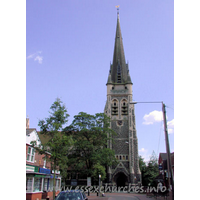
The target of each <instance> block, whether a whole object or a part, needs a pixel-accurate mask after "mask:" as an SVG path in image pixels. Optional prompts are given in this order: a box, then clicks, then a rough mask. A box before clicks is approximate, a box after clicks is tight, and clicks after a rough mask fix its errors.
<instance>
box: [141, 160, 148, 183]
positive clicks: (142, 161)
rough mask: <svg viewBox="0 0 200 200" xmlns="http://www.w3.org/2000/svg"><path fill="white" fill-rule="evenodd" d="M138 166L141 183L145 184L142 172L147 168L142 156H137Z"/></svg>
mask: <svg viewBox="0 0 200 200" xmlns="http://www.w3.org/2000/svg"><path fill="white" fill-rule="evenodd" d="M139 167H140V171H141V178H142V185H145V186H146V182H145V181H146V180H145V177H144V174H145V172H146V170H147V166H146V163H145V162H144V158H142V156H139Z"/></svg>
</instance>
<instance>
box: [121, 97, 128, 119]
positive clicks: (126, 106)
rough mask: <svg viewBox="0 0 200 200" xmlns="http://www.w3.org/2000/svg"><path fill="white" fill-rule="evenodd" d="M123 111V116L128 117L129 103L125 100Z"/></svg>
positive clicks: (122, 104)
mask: <svg viewBox="0 0 200 200" xmlns="http://www.w3.org/2000/svg"><path fill="white" fill-rule="evenodd" d="M121 111H122V115H128V103H127V101H126V100H125V99H123V100H122V103H121Z"/></svg>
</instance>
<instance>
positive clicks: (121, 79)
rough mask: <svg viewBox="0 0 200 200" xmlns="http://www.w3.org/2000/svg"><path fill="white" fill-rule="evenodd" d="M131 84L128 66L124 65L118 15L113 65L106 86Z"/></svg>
mask: <svg viewBox="0 0 200 200" xmlns="http://www.w3.org/2000/svg"><path fill="white" fill-rule="evenodd" d="M126 83H131V84H132V81H131V78H130V75H129V69H128V64H126V60H125V54H124V47H123V40H122V33H121V27H120V22H119V13H118V14H117V27H116V34H115V46H114V54H113V63H112V64H111V66H110V71H109V75H108V81H107V84H126Z"/></svg>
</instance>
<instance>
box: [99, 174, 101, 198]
mask: <svg viewBox="0 0 200 200" xmlns="http://www.w3.org/2000/svg"><path fill="white" fill-rule="evenodd" d="M100 187H101V174H99V197H100Z"/></svg>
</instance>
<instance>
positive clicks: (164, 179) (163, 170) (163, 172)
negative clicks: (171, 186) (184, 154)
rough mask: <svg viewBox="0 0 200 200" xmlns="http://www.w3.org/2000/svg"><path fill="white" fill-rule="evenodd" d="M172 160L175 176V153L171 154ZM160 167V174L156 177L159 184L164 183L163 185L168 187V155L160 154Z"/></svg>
mask: <svg viewBox="0 0 200 200" xmlns="http://www.w3.org/2000/svg"><path fill="white" fill-rule="evenodd" d="M170 158H171V165H172V172H173V175H174V152H172V153H171V154H170ZM158 165H159V172H160V174H159V175H158V176H157V177H156V180H158V182H161V183H163V185H165V186H167V187H168V177H171V175H169V176H168V170H167V153H160V154H159V158H158Z"/></svg>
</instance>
